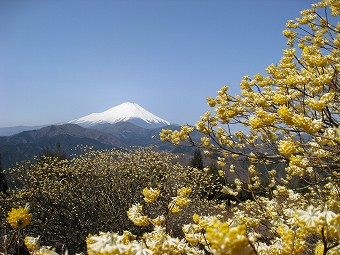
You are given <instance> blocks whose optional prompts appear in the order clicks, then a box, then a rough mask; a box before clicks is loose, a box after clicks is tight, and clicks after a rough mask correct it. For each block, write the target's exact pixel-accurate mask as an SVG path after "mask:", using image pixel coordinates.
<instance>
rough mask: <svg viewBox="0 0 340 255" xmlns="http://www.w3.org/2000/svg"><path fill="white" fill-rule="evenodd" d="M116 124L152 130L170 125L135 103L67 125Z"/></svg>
mask: <svg viewBox="0 0 340 255" xmlns="http://www.w3.org/2000/svg"><path fill="white" fill-rule="evenodd" d="M118 122H131V123H133V124H136V125H138V126H141V127H146V128H154V127H161V126H167V125H170V122H168V121H166V120H164V119H161V118H160V117H158V116H156V115H154V114H152V113H151V112H149V111H147V110H145V109H144V108H143V107H141V106H140V105H138V104H136V103H122V104H120V105H117V106H115V107H113V108H110V109H108V110H106V111H104V112H100V113H92V114H89V115H86V116H84V117H81V118H79V119H75V120H71V121H69V122H68V123H73V124H78V125H80V126H83V127H92V126H96V125H101V124H115V123H118Z"/></svg>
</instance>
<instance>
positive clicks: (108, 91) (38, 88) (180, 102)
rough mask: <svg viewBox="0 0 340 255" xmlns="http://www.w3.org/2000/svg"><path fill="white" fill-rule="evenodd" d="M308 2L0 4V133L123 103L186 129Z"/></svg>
mask: <svg viewBox="0 0 340 255" xmlns="http://www.w3.org/2000/svg"><path fill="white" fill-rule="evenodd" d="M313 2H314V1H309V0H256V1H254V0H238V1H228V0H223V1H221V0H135V1H132V0H98V1H94V0H93V1H89V0H58V1H52V0H40V1H36V0H21V1H20V0H11V1H9V0H0V38H1V39H0V91H1V92H0V127H8V126H17V125H41V124H53V123H59V122H66V121H69V120H72V119H75V118H79V117H82V116H84V115H87V114H90V113H93V112H102V111H104V110H107V109H109V108H111V107H114V106H116V105H118V104H121V103H123V102H134V103H137V104H139V105H141V106H142V107H144V108H145V109H146V110H148V111H150V112H152V113H154V114H156V115H158V116H159V117H161V118H164V119H166V120H168V121H170V122H173V123H178V124H185V123H189V124H194V123H195V122H196V121H197V120H199V117H200V116H201V115H202V114H203V113H204V112H205V111H206V110H207V109H208V106H207V104H206V101H205V98H207V97H214V96H215V94H216V91H217V90H218V89H219V88H220V87H222V86H223V85H228V86H229V87H230V91H231V93H232V94H236V93H238V92H239V88H238V86H239V83H240V80H241V78H242V76H243V75H250V76H252V75H254V74H256V73H259V72H263V71H264V69H265V68H266V67H267V66H268V65H270V64H271V63H277V62H278V61H279V59H280V58H281V56H282V50H283V49H284V48H286V45H285V43H286V40H285V38H284V36H283V35H282V33H281V32H282V30H283V29H285V23H286V21H287V20H289V19H294V18H295V17H298V16H299V11H300V10H303V9H307V8H309V7H310V5H311V4H312V3H313Z"/></svg>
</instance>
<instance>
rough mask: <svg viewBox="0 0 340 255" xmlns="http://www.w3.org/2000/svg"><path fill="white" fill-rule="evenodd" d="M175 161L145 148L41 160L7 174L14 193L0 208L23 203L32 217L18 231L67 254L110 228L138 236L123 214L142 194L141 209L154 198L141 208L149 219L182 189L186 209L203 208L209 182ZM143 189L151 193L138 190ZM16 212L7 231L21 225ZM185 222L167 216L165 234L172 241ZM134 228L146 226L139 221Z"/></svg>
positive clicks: (10, 194) (139, 230)
mask: <svg viewBox="0 0 340 255" xmlns="http://www.w3.org/2000/svg"><path fill="white" fill-rule="evenodd" d="M176 160H177V156H175V155H173V154H170V153H167V152H156V151H154V150H152V149H151V148H146V149H136V150H134V151H130V152H122V151H118V150H110V151H92V150H88V151H86V152H85V153H84V154H83V155H80V156H76V157H74V158H73V159H71V160H61V161H60V160H58V159H53V158H48V157H47V158H45V159H44V160H43V161H38V162H31V163H29V162H28V163H26V164H23V165H20V166H18V167H17V168H15V169H12V170H11V180H10V181H11V185H16V186H17V189H13V190H11V191H9V196H8V197H7V198H6V199H2V200H1V202H0V207H1V208H2V210H3V211H4V212H8V211H10V210H11V208H12V207H17V206H19V205H21V204H25V203H29V204H30V209H31V211H32V212H34V218H33V221H32V223H31V224H30V226H29V228H28V229H25V230H24V231H25V233H26V234H29V235H33V236H39V235H40V241H41V242H42V243H48V244H49V245H52V246H54V247H57V248H58V249H61V248H62V247H63V246H66V247H68V248H69V250H70V249H72V250H70V252H74V251H75V250H80V251H83V250H84V249H85V240H86V237H87V235H88V234H90V233H98V231H110V230H112V229H115V230H116V231H118V232H119V231H123V230H129V231H132V232H134V233H135V234H137V235H140V234H142V232H143V231H145V230H147V229H148V228H142V229H141V228H139V227H137V226H135V225H134V224H133V223H132V222H131V221H130V220H129V219H128V216H127V214H126V211H127V210H128V209H129V207H130V206H131V205H132V204H135V202H136V201H140V200H142V198H143V194H144V195H145V196H144V199H145V204H146V205H147V204H148V203H150V202H152V201H154V200H156V199H157V198H159V199H158V203H157V206H154V207H153V208H148V207H147V206H144V207H145V209H146V211H147V213H148V214H150V215H151V216H155V218H156V217H157V215H158V213H159V212H162V211H167V210H169V209H168V207H167V206H168V203H169V202H170V201H172V197H174V196H175V195H176V192H177V189H178V188H180V187H182V186H184V185H185V186H192V187H193V188H192V191H193V195H192V199H193V200H194V201H195V203H193V204H192V205H191V209H192V208H195V206H196V207H202V206H207V205H206V203H204V199H202V198H203V196H204V195H205V194H206V191H207V190H209V188H208V187H209V183H210V182H211V177H210V176H209V175H208V174H206V173H204V172H202V171H199V170H196V169H191V168H189V167H184V166H181V165H179V164H177V163H175V161H176ZM145 185H148V187H152V188H149V189H144V188H145ZM142 193H143V194H142ZM159 196H161V197H159ZM184 200H185V196H183V198H182V200H178V201H177V203H178V204H180V203H185V202H186V201H184ZM174 208H175V207H174ZM174 208H173V209H174ZM18 210H19V209H13V212H12V213H11V217H9V218H8V222H9V223H10V224H11V225H12V226H14V225H16V226H17V227H19V225H18V224H19V223H20V224H21V223H22V225H21V226H24V225H26V218H25V217H21V216H24V215H23V214H22V213H21V211H18ZM14 216H15V217H14ZM19 216H20V217H21V218H20V219H21V222H19V221H18V217H19ZM189 217H191V216H190V214H189V213H187V214H186V215H185V214H181V215H180V216H176V217H172V218H171V219H169V221H168V229H169V230H170V229H171V231H172V232H173V233H174V234H175V235H176V236H181V235H183V233H182V232H181V222H183V221H184V219H185V218H189ZM27 220H28V218H27ZM137 225H138V226H145V225H146V224H143V223H142V219H141V222H140V224H137ZM28 231H29V232H28Z"/></svg>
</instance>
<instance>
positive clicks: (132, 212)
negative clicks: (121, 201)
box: [127, 204, 150, 226]
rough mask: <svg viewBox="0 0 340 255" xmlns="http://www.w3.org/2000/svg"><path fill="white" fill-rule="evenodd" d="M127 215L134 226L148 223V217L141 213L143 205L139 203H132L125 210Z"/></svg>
mask: <svg viewBox="0 0 340 255" xmlns="http://www.w3.org/2000/svg"><path fill="white" fill-rule="evenodd" d="M127 215H128V218H129V219H130V220H131V221H132V222H133V223H134V224H135V225H136V226H148V225H150V219H149V217H148V216H145V215H144V214H143V206H142V205H141V204H134V205H132V206H131V207H130V208H129V210H128V211H127Z"/></svg>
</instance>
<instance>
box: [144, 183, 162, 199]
mask: <svg viewBox="0 0 340 255" xmlns="http://www.w3.org/2000/svg"><path fill="white" fill-rule="evenodd" d="M142 194H143V195H144V200H145V202H147V203H153V202H154V201H156V200H157V198H158V197H159V195H160V194H161V191H160V190H158V189H153V188H150V189H149V188H147V187H146V188H144V189H143V191H142Z"/></svg>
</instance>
